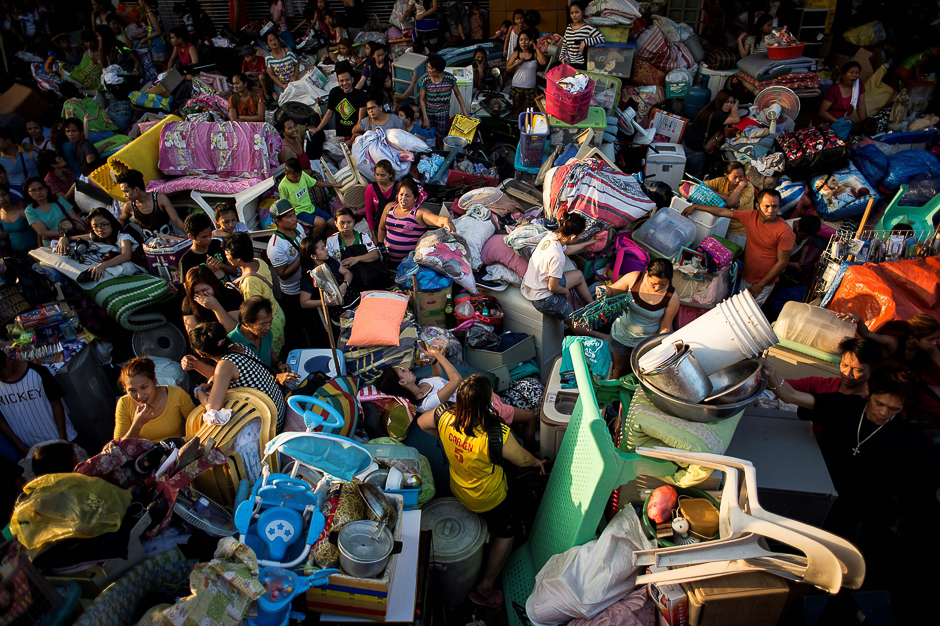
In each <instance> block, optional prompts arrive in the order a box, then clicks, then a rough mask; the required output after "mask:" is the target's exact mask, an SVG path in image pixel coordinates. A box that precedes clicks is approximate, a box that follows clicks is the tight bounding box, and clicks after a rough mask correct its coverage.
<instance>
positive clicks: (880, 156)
mask: <svg viewBox="0 0 940 626" xmlns="http://www.w3.org/2000/svg"><path fill="white" fill-rule="evenodd" d="M852 163H853V164H855V167H857V168H858V171H859V172H861V173H862V176H864V177H865V180H867V181H868V182H870V183H871V184H872V185H877V184H879V183H880V182H881V181H882V180H884V177H885V176H886V175H887V174H888V157H886V156H885V155H884V152H882V151H881V150H879V149H878V146H875V145H873V144H866V145H864V146H861V147H858V148H856V149H855V150H854V151H853V154H852Z"/></svg>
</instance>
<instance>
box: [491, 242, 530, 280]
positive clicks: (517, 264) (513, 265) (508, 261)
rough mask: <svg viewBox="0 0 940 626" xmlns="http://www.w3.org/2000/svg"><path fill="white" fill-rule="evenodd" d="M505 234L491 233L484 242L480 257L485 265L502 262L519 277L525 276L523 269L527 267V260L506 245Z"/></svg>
mask: <svg viewBox="0 0 940 626" xmlns="http://www.w3.org/2000/svg"><path fill="white" fill-rule="evenodd" d="M505 236H506V235H493V236H492V237H490V238H489V239H487V240H486V243H485V244H484V245H483V251H482V252H481V253H480V258H481V259H482V260H483V263H484V264H485V265H490V264H492V263H502V264H503V265H505V266H506V267H508V268H509V269H511V270H512V271H514V272H515V273H516V274H519V277H520V278H521V277H523V276H525V271H526V270H527V269H529V262H528V261H526V260H525V259H524V258H522V257H521V256H519V255H518V254H516V251H515V250H513V249H512V248H510V247H509V246H507V245H506V242H505V241H503V238H504V237H505Z"/></svg>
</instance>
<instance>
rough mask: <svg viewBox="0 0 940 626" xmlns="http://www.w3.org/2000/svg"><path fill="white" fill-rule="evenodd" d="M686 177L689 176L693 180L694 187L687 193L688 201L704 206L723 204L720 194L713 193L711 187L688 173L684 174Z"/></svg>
mask: <svg viewBox="0 0 940 626" xmlns="http://www.w3.org/2000/svg"><path fill="white" fill-rule="evenodd" d="M686 178H690V179H691V180H692V181H694V182H695V189H694V190H692V193H691V194H689V202H691V203H692V204H704V205H706V206H725V201H724V200H722V199H721V196H719V195H718V194H717V193H715V192H714V191H713V190H712V188H711V187H709V186H708V185H706V184H705V183H703V182H702V181H700V180H699V179H697V178H695V177H693V176H689V175H688V174H686Z"/></svg>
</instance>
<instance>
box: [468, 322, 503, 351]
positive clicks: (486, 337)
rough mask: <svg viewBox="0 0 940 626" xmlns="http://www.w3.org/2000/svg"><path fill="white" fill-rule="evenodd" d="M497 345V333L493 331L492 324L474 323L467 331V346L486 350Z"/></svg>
mask: <svg viewBox="0 0 940 626" xmlns="http://www.w3.org/2000/svg"><path fill="white" fill-rule="evenodd" d="M498 345H499V335H497V334H496V333H494V332H493V327H492V326H487V325H486V324H474V325H473V326H471V327H470V330H468V331H467V347H468V348H476V349H477V350H486V349H487V348H494V347H496V346H498Z"/></svg>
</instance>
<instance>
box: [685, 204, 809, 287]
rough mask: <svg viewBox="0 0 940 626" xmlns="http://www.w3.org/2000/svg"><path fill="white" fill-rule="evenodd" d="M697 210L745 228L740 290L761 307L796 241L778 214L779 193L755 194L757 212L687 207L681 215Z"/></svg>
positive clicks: (698, 206)
mask: <svg viewBox="0 0 940 626" xmlns="http://www.w3.org/2000/svg"><path fill="white" fill-rule="evenodd" d="M696 209H698V210H700V211H705V212H706V213H711V214H712V215H715V216H717V217H730V218H733V219H736V220H738V221H739V222H740V223H741V224H742V225H743V226H744V229H745V230H746V231H747V245H746V246H744V268H743V270H742V272H741V287H742V288H744V289H747V290H748V291H750V292H751V295H752V296H754V299H755V300H757V303H758V304H761V305H763V304H764V303H765V302H767V298H769V297H770V293H771V292H772V291H773V290H774V285H775V284H776V283H777V280H778V279H779V278H780V274H781V273H782V272H783V270H784V269H786V267H787V262H788V261H789V260H790V251H791V250H793V246H794V243H795V241H796V236H795V235H794V234H793V229H792V228H790V227H789V226H788V225H787V223H786V222H785V221H783V220H782V219H780V216H779V215H778V213H779V211H780V193H779V192H778V191H777V190H776V189H764V190H763V191H761V192H760V193H759V194H758V195H757V210H756V211H732V210H731V209H726V208H724V207H716V206H703V205H698V204H695V205H692V206H690V207H688V208H686V209H685V211H683V214H684V215H688V214H690V213H691V212H692V211H694V210H696Z"/></svg>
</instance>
